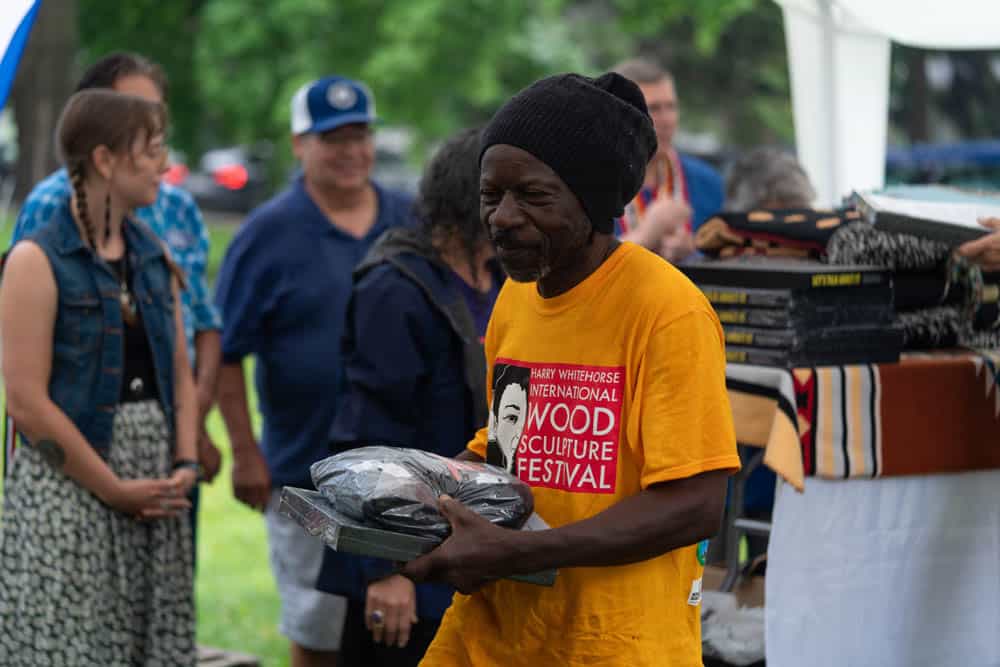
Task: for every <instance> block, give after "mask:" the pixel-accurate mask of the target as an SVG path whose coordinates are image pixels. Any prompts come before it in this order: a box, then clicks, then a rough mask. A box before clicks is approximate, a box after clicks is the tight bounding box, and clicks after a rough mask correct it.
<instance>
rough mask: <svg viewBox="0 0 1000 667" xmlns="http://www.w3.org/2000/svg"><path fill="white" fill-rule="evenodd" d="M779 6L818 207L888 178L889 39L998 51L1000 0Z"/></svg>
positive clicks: (785, 0)
mask: <svg viewBox="0 0 1000 667" xmlns="http://www.w3.org/2000/svg"><path fill="white" fill-rule="evenodd" d="M776 2H777V3H778V4H779V5H781V7H782V10H783V13H784V19H785V41H786V44H787V47H788V63H789V69H790V73H791V83H792V107H793V111H794V115H795V141H796V145H797V147H798V153H799V159H800V160H801V162H802V164H803V166H804V167H805V168H806V171H807V172H808V173H809V175H810V177H811V178H812V180H813V183H814V184H815V186H816V191H817V193H818V195H819V202H820V203H821V204H833V203H836V202H837V200H839V198H840V197H842V196H843V195H846V194H849V193H850V192H851V190H862V189H871V188H879V187H881V186H882V185H883V184H884V179H885V150H886V139H887V133H888V123H889V53H890V48H889V46H890V42H891V41H897V42H900V43H903V44H907V45H909V46H915V47H920V48H931V49H954V50H959V49H991V48H1000V0H947V1H946V2H941V0H776ZM997 112H998V113H1000V109H998V110H997Z"/></svg>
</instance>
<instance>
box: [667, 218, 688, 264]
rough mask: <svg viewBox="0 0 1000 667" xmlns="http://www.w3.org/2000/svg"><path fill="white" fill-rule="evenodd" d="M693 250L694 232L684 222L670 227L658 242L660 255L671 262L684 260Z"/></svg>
mask: <svg viewBox="0 0 1000 667" xmlns="http://www.w3.org/2000/svg"><path fill="white" fill-rule="evenodd" d="M694 251H695V246H694V234H692V233H691V230H690V229H688V228H687V225H686V224H684V225H680V226H678V227H675V228H673V229H671V230H670V231H669V232H667V234H665V235H664V237H663V241H662V242H661V243H660V256H661V257H662V258H663V259H665V260H667V261H668V262H670V263H671V264H677V263H678V262H682V261H684V260H685V259H687V258H688V257H689V256H690V255H691V254H692V253H693V252H694Z"/></svg>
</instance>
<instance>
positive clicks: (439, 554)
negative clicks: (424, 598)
mask: <svg viewBox="0 0 1000 667" xmlns="http://www.w3.org/2000/svg"><path fill="white" fill-rule="evenodd" d="M439 507H440V510H441V514H443V515H444V517H445V518H446V519H448V522H449V523H450V524H451V536H450V537H449V538H448V539H446V540H445V541H444V542H443V543H442V544H441V546H439V547H437V548H436V549H434V551H432V552H430V553H429V554H425V555H423V556H421V557H420V558H417V559H416V560H412V561H410V562H409V563H407V564H406V565H405V566H404V567H403V569H402V570H401V574H402V575H403V576H405V577H408V578H409V579H412V580H413V581H415V582H417V583H422V582H424V581H443V582H446V583H448V584H451V585H452V586H453V587H454V588H456V589H457V590H458V591H459V592H461V593H464V594H466V595H468V594H470V593H473V592H475V591H476V590H477V589H479V588H480V587H482V586H483V585H484V584H487V583H489V582H490V581H492V580H494V579H497V578H499V577H501V576H504V575H506V574H510V573H512V571H511V569H510V563H511V562H512V557H513V555H514V553H515V549H514V545H513V542H514V540H516V539H517V537H518V533H517V531H513V530H508V529H506V528H500V527H498V526H494V525H493V524H492V523H490V522H489V521H487V520H486V519H484V518H483V517H481V516H479V515H478V514H476V513H475V512H473V511H472V510H470V509H469V508H467V507H466V506H465V505H463V504H462V503H460V502H458V501H457V500H454V499H452V498H449V497H448V496H441V499H440V501H439Z"/></svg>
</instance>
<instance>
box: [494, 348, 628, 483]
mask: <svg viewBox="0 0 1000 667" xmlns="http://www.w3.org/2000/svg"><path fill="white" fill-rule="evenodd" d="M624 386H625V371H624V368H622V367H603V366H579V365H574V364H545V363H530V362H523V361H514V360H510V359H497V360H496V363H495V364H494V366H493V404H492V405H491V406H490V415H489V429H488V436H487V445H486V461H487V462H488V463H491V464H493V465H497V466H500V467H502V468H505V469H507V470H508V471H510V472H512V473H514V474H516V475H517V476H518V477H519V478H520V479H522V480H523V481H525V482H527V483H528V484H530V485H531V486H542V487H546V488H550V489H559V490H562V491H569V492H573V493H614V492H615V486H616V481H617V480H616V476H617V471H618V441H619V437H620V432H621V404H622V395H623V390H624Z"/></svg>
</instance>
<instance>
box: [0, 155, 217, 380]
mask: <svg viewBox="0 0 1000 667" xmlns="http://www.w3.org/2000/svg"><path fill="white" fill-rule="evenodd" d="M71 193H72V187H71V186H70V182H69V177H68V176H67V174H66V170H65V169H60V170H59V171H57V172H55V173H54V174H52V175H50V176H49V177H48V178H46V179H45V180H44V181H42V182H41V183H39V184H38V185H36V186H35V187H34V189H33V190H32V191H31V194H30V195H28V198H27V199H26V200H25V201H24V205H23V206H22V207H21V211H20V212H19V213H18V215H17V222H16V223H15V225H14V234H13V236H12V237H11V245H12V246H13V245H14V244H15V243H17V242H18V241H20V240H21V239H23V238H25V237H26V236H28V235H30V234H32V233H34V232H35V231H37V230H38V229H39V228H40V227H41V226H42V225H45V224H47V223H48V222H50V221H51V220H53V219H54V217H55V215H56V213H57V212H58V211H59V210H60V209H61V208H63V207H64V206H66V205H67V204H68V202H69V201H70V196H71ZM136 217H138V218H139V220H141V221H142V222H144V223H146V224H147V225H149V227H150V228H151V229H152V230H153V232H154V233H155V234H156V235H157V236H159V237H160V238H161V239H163V240H164V241H165V242H166V244H167V247H168V248H170V254H171V256H173V258H174V261H176V262H177V264H178V265H179V266H180V267H181V268H182V269H183V270H184V273H185V274H186V275H187V282H188V287H187V289H186V290H184V293H183V294H182V295H181V301H182V315H183V317H184V333H185V335H186V336H187V342H188V356H189V358H190V359H191V363H194V336H195V334H196V333H197V332H199V331H208V330H212V329H221V328H222V318H221V316H220V315H219V310H218V309H217V308H216V307H215V304H214V303H213V302H212V299H211V297H210V295H209V292H208V285H207V284H206V282H205V267H206V265H207V264H208V231H207V230H206V229H205V222H204V221H203V220H202V218H201V212H200V211H199V210H198V206H197V205H196V204H195V203H194V199H192V197H191V195H190V194H188V193H187V192H186V191H184V190H181V189H180V188H178V187H175V186H172V185H168V184H167V183H161V184H160V194H159V196H158V197H157V198H156V202H155V203H154V204H153V205H152V206H147V207H146V208H141V209H138V210H137V211H136Z"/></svg>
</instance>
